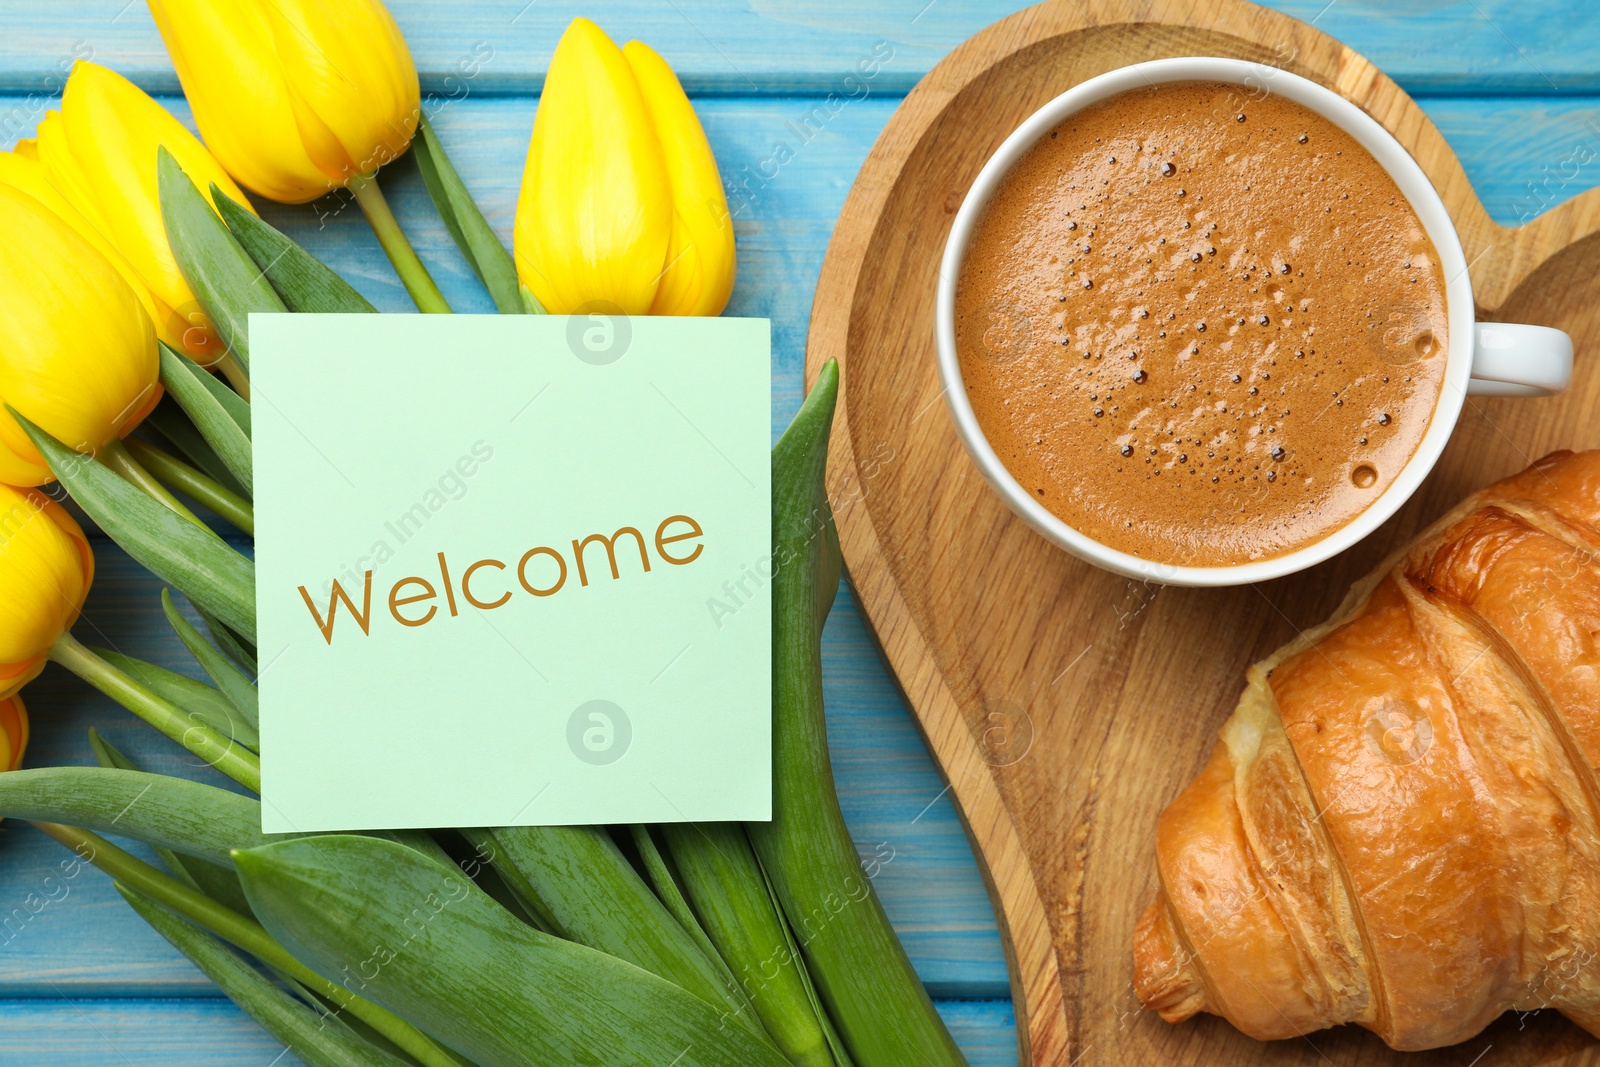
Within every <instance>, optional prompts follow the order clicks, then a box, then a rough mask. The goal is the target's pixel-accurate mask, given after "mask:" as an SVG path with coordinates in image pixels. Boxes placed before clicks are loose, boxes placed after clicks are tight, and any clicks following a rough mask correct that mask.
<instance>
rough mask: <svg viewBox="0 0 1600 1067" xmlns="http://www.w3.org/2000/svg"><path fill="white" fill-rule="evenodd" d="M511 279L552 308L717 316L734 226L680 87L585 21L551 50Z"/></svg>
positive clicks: (646, 57)
mask: <svg viewBox="0 0 1600 1067" xmlns="http://www.w3.org/2000/svg"><path fill="white" fill-rule="evenodd" d="M515 237H516V242H515V243H516V260H517V274H518V276H519V277H520V278H521V280H522V284H523V285H526V286H527V287H528V288H529V290H531V291H532V292H533V295H534V296H536V297H537V298H538V299H539V302H540V303H541V304H543V305H544V308H545V310H546V311H550V312H553V313H557V314H570V313H572V312H575V311H579V310H581V309H584V308H595V309H608V310H615V309H620V310H621V311H622V312H623V313H625V314H629V315H644V314H651V315H716V314H718V313H719V312H721V311H722V309H723V307H725V306H726V305H727V303H728V294H729V293H730V292H731V291H732V289H733V275H734V248H733V219H732V218H731V217H730V216H729V214H728V201H727V198H726V196H725V194H724V193H723V190H722V179H721V176H720V175H719V174H718V172H717V161H716V159H715V158H714V157H713V156H712V154H711V146H710V145H709V144H708V143H707V142H706V135H705V131H704V130H703V129H701V127H700V120H699V119H698V118H696V117H695V113H694V108H693V106H691V105H690V103H689V98H688V97H687V96H685V95H684V93H683V86H682V85H680V84H679V83H678V77H677V75H675V74H674V73H673V72H672V68H671V67H669V66H667V63H666V61H665V60H663V59H662V58H661V57H660V56H659V55H657V54H656V53H655V52H653V51H651V49H650V48H649V47H648V46H646V45H644V44H641V43H640V42H638V41H632V42H629V44H628V46H627V48H626V49H619V48H618V47H617V46H616V45H615V44H613V43H612V41H611V39H610V38H609V37H607V36H606V35H605V32H604V31H603V30H601V29H600V27H598V26H596V25H595V24H594V23H592V22H590V21H589V20H588V19H583V18H579V19H573V21H572V24H571V25H570V26H568V27H567V31H566V33H564V34H562V36H561V41H560V43H559V44H557V45H556V51H555V55H554V56H553V57H552V58H551V60H550V72H549V74H547V75H546V76H545V82H544V92H543V93H542V94H541V96H540V97H539V110H538V111H537V112H536V113H535V115H534V119H533V136H532V137H531V138H530V140H529V142H528V162H527V165H526V167H525V168H524V170H523V175H522V193H521V196H520V198H519V199H518V202H517V222H516V234H515Z"/></svg>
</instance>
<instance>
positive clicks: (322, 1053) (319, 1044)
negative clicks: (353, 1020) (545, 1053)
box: [116, 882, 409, 1067]
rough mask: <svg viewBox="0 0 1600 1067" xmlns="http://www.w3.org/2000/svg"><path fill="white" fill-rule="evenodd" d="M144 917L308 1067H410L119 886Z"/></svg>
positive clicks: (196, 929) (205, 936)
mask: <svg viewBox="0 0 1600 1067" xmlns="http://www.w3.org/2000/svg"><path fill="white" fill-rule="evenodd" d="M116 887H117V892H119V893H121V894H122V897H123V899H124V900H126V901H127V902H128V904H129V906H131V907H132V908H133V910H134V911H136V912H138V913H139V916H140V917H141V918H143V919H144V921H145V922H147V923H149V924H150V925H151V926H152V927H154V928H155V930H156V932H157V933H159V934H160V935H161V936H162V937H164V938H166V939H167V940H168V941H170V942H171V943H172V947H174V948H176V949H177V950H178V951H179V952H181V953H183V954H184V955H185V956H187V957H188V958H189V961H190V962H191V963H193V964H194V965H195V966H196V967H198V968H200V971H201V972H202V973H203V974H204V975H205V976H206V977H207V978H209V979H211V980H212V981H213V982H215V983H217V987H218V988H219V989H221V990H222V991H223V992H224V993H226V994H227V995H228V999H230V1000H232V1001H233V1002H234V1003H235V1004H237V1005H239V1007H240V1008H242V1009H243V1010H244V1012H245V1014H247V1015H249V1016H250V1017H251V1018H252V1019H254V1020H255V1021H256V1022H258V1023H260V1024H261V1028H262V1029H263V1030H265V1031H267V1033H269V1034H271V1035H272V1036H273V1037H275V1038H277V1039H278V1040H279V1041H281V1042H283V1043H284V1044H285V1045H286V1046H288V1047H289V1048H290V1049H293V1050H294V1054H295V1055H296V1056H298V1057H299V1058H300V1060H301V1061H302V1062H303V1063H305V1065H306V1067H405V1065H406V1064H407V1063H408V1062H409V1061H407V1060H403V1059H401V1058H399V1057H398V1056H394V1055H392V1054H390V1053H388V1052H385V1051H384V1050H383V1049H381V1048H379V1047H377V1046H376V1045H373V1044H371V1043H369V1042H366V1041H363V1040H361V1038H359V1037H357V1036H356V1035H355V1033H354V1032H353V1031H351V1030H350V1029H349V1028H348V1027H344V1026H330V1025H328V1024H327V1020H326V1019H325V1018H324V1017H323V1015H322V1014H321V1013H320V1012H317V1011H315V1010H313V1009H312V1008H310V1007H307V1006H306V1005H305V1004H304V1003H302V1002H301V1001H300V1000H297V999H296V998H294V997H292V996H290V995H289V994H288V993H285V992H284V991H283V990H282V989H279V988H278V987H277V986H275V985H273V984H272V982H271V981H269V980H268V979H267V978H266V976H265V975H263V974H262V973H261V972H260V971H258V970H256V969H255V968H254V967H252V966H250V964H248V963H246V962H245V961H244V960H243V959H242V958H240V956H239V955H238V953H236V952H234V951H233V950H232V949H230V948H228V947H227V946H225V945H223V943H222V942H220V941H218V940H217V939H216V938H214V937H212V936H211V935H210V934H208V933H206V932H205V931H204V930H201V929H200V928H199V927H198V926H195V925H193V924H191V923H189V922H187V921H185V920H183V919H180V918H179V917H178V916H176V915H174V914H173V913H172V912H170V911H168V910H167V909H166V908H163V907H162V906H161V905H160V904H157V903H156V902H155V901H153V900H151V899H150V898H149V897H147V896H145V895H144V894H143V893H140V892H138V891H137V890H134V889H130V888H129V887H127V886H125V885H123V884H122V883H121V882H117V883H116Z"/></svg>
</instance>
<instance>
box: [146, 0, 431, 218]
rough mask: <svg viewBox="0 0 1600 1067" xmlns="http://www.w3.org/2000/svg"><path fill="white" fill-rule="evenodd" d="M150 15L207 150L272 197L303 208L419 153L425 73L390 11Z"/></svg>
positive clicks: (350, 4)
mask: <svg viewBox="0 0 1600 1067" xmlns="http://www.w3.org/2000/svg"><path fill="white" fill-rule="evenodd" d="M149 5H150V13H151V14H152V15H154V16H155V20H156V26H157V27H158V28H159V29H160V30H161V37H162V39H163V40H164V41H166V43H167V52H168V54H170V55H171V56H172V65H173V66H174V67H176V68H177V70H178V80H179V81H181V82H182V83H183V91H184V95H185V96H187V97H188V98H189V106H190V107H192V108H193V109H194V119H195V123H196V125H198V126H199V127H200V133H201V135H202V136H204V137H205V139H206V144H207V145H209V146H210V147H211V151H212V152H213V153H215V155H216V157H217V158H218V159H219V160H221V161H222V165H223V166H224V167H226V168H227V169H228V173H229V174H232V175H233V176H234V177H235V178H237V179H238V180H239V181H240V182H242V183H243V184H244V185H245V186H247V187H248V188H250V189H253V190H255V191H256V192H258V193H260V194H261V195H262V196H265V197H268V198H269V199H272V200H278V201H282V202H283V203H286V204H303V203H305V202H306V201H308V200H315V199H316V198H317V197H319V196H322V195H323V194H324V193H327V192H329V191H330V190H332V189H335V188H339V187H342V186H344V185H346V184H347V183H349V182H350V181H351V180H352V179H353V178H356V177H360V176H363V175H368V174H371V173H372V172H373V171H375V170H377V169H378V168H379V167H381V166H383V165H384V164H385V163H388V162H389V161H390V160H392V159H395V158H397V157H399V156H400V155H401V154H403V153H404V152H405V150H406V149H407V148H408V147H410V145H411V137H412V135H413V134H414V133H415V132H416V129H417V118H418V115H419V114H420V107H421V93H420V90H419V87H418V84H417V68H416V66H415V65H414V64H413V63H412V61H411V52H410V50H409V49H407V48H406V42H405V38H404V37H402V36H401V35H400V28H399V27H398V26H396V25H395V22H394V19H393V18H392V17H391V16H390V14H389V11H388V9H387V8H385V7H384V6H383V4H382V3H380V2H379V0H235V2H233V3H226V4H219V3H215V2H214V0H149ZM179 162H182V160H181V159H180V160H179Z"/></svg>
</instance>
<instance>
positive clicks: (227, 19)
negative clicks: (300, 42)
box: [149, 0, 329, 204]
mask: <svg viewBox="0 0 1600 1067" xmlns="http://www.w3.org/2000/svg"><path fill="white" fill-rule="evenodd" d="M149 7H150V14H151V15H153V16H154V17H155V21H156V27H157V28H158V29H160V31H161V39H162V40H163V41H165V42H166V45H167V54H168V55H170V56H171V57H172V65H173V66H174V67H176V68H177V71H178V80H179V81H180V82H181V83H182V84H183V94H184V96H186V97H188V98H189V107H190V109H191V110H192V111H193V112H194V121H195V125H196V126H198V127H200V132H201V134H202V135H203V136H204V137H205V139H206V144H207V145H208V146H209V147H210V149H211V152H212V154H213V155H215V156H216V157H217V160H218V161H219V162H220V163H221V164H222V165H223V167H225V168H226V169H227V171H228V173H229V174H231V175H233V176H234V177H235V178H236V179H238V180H239V181H240V182H243V183H244V184H245V185H246V186H248V187H249V188H251V189H253V190H255V191H256V192H258V193H260V194H261V195H262V196H265V197H267V198H269V199H272V200H278V201H282V202H283V203H287V204H303V203H305V202H306V201H308V200H315V199H316V198H317V197H319V196H321V195H322V194H324V193H326V192H328V189H329V185H328V176H327V175H326V174H324V173H322V171H321V170H319V169H318V168H317V165H316V164H315V163H314V162H313V161H312V159H311V157H310V156H309V155H308V154H307V152H306V149H305V146H304V144H302V142H301V140H300V133H299V127H298V125H297V124H296V122H295V116H294V107H293V105H292V104H291V103H290V101H289V89H288V86H287V85H286V84H285V83H284V77H283V69H282V67H281V66H280V65H279V63H278V55H277V49H276V47H275V45H274V43H273V35H272V29H271V27H270V26H269V25H268V24H267V20H266V16H265V15H264V14H262V12H261V10H260V8H259V6H258V5H257V4H255V3H253V2H248V3H236V4H216V3H212V2H211V0H149ZM219 184H220V183H219Z"/></svg>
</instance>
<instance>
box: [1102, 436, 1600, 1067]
mask: <svg viewBox="0 0 1600 1067" xmlns="http://www.w3.org/2000/svg"><path fill="white" fill-rule="evenodd" d="M1597 638H1600V452H1583V453H1576V454H1575V453H1570V452H1558V453H1553V454H1552V455H1549V456H1546V457H1545V458H1544V459H1541V460H1540V461H1539V462H1537V463H1535V464H1534V465H1533V466H1531V467H1529V468H1528V469H1527V470H1525V471H1523V472H1522V473H1521V474H1518V475H1515V476H1514V477H1511V478H1508V479H1506V480H1505V481H1502V482H1498V483H1496V484H1494V485H1491V486H1489V487H1488V488H1486V489H1484V490H1482V491H1481V492H1479V493H1476V494H1474V495H1473V496H1472V497H1469V498H1468V499H1467V500H1465V501H1463V502H1462V504H1461V505H1460V506H1459V507H1457V508H1456V509H1455V510H1453V511H1452V512H1451V513H1450V514H1448V515H1446V516H1445V517H1444V518H1443V519H1441V520H1440V521H1439V522H1438V523H1436V524H1434V526H1433V527H1432V528H1430V529H1429V530H1428V531H1427V532H1425V533H1424V534H1423V535H1422V536H1421V537H1420V538H1419V539H1418V540H1417V541H1416V542H1415V543H1413V544H1412V545H1411V546H1410V547H1409V548H1407V549H1405V550H1404V551H1402V552H1400V553H1398V554H1397V555H1396V556H1395V557H1392V558H1391V559H1390V560H1388V561H1386V562H1385V564H1384V565H1383V566H1381V567H1379V568H1378V570H1377V571H1375V572H1374V573H1373V574H1372V575H1370V576H1368V577H1367V578H1366V579H1364V580H1363V581H1362V582H1360V583H1358V584H1357V585H1356V587H1355V588H1354V589H1352V590H1351V592H1350V595H1349V596H1348V597H1347V598H1346V600H1345V603H1344V605H1343V606H1342V607H1341V608H1340V610H1339V612H1337V613H1336V614H1335V616H1334V618H1333V619H1332V620H1330V621H1329V622H1328V623H1326V624H1324V625H1323V626H1321V627H1318V628H1317V629H1315V630H1313V631H1310V632H1307V633H1305V634H1303V635H1302V636H1301V637H1300V638H1299V639H1297V640H1295V641H1293V642H1291V643H1290V644H1289V645H1287V646H1285V647H1284V648H1282V649H1280V650H1278V651H1277V652H1276V653H1274V654H1273V655H1272V656H1270V657H1269V658H1268V659H1266V660H1264V661H1263V662H1261V663H1258V664H1256V665H1255V666H1253V667H1251V668H1250V670H1249V673H1248V682H1247V685H1246V688H1245V691H1244V694H1243V696H1242V697H1241V698H1240V700H1239V705H1238V707H1237V709H1235V711H1234V713H1233V715H1232V717H1231V718H1230V719H1229V720H1228V722H1227V724H1226V725H1224V727H1223V729H1222V735H1221V740H1220V741H1219V742H1218V744H1217V746H1216V749H1215V750H1214V751H1213V753H1212V756H1211V760H1210V762H1209V763H1208V764H1207V765H1206V767H1205V769H1204V770H1203V771H1202V772H1201V773H1200V776H1199V777H1198V778H1196V779H1195V780H1194V781H1193V782H1192V783H1191V784H1190V785H1189V786H1188V787H1187V788H1186V789H1185V790H1184V791H1183V792H1182V793H1181V794H1180V795H1179V796H1178V797H1177V799H1175V800H1174V801H1173V802H1172V803H1171V804H1170V805H1169V806H1168V807H1167V809H1166V810H1165V811H1164V812H1163V813H1162V815H1161V818H1160V821H1159V824H1158V827H1157V833H1156V837H1157V841H1156V852H1157V858H1158V866H1159V869H1160V875H1161V887H1162V888H1161V892H1160V894H1159V896H1158V897H1157V899H1156V900H1155V901H1154V902H1153V903H1152V904H1151V905H1150V907H1149V909H1148V910H1147V911H1146V912H1145V914H1144V916H1143V918H1142V919H1141V920H1140V922H1139V926H1138V930H1137V933H1136V935H1135V944H1134V966H1135V989H1136V992H1137V993H1138V996H1139V999H1140V1001H1141V1002H1142V1003H1143V1004H1144V1005H1145V1006H1146V1007H1149V1008H1153V1009H1155V1010H1157V1011H1159V1012H1160V1013H1161V1016H1162V1017H1163V1018H1165V1019H1166V1020H1167V1021H1169V1022H1177V1021H1180V1020H1182V1019H1187V1018H1189V1017H1190V1016H1192V1015H1194V1014H1195V1013H1197V1012H1202V1011H1205V1012H1212V1013H1214V1014H1217V1015H1221V1016H1223V1017H1224V1018H1226V1019H1228V1020H1229V1021H1230V1022H1231V1023H1233V1024H1234V1025H1235V1026H1237V1027H1238V1028H1239V1029H1240V1030H1242V1031H1244V1032H1245V1033H1246V1034H1249V1035H1251V1036H1252V1037H1256V1038H1261V1039H1269V1038H1282V1037H1292V1036H1296V1035H1299V1034H1304V1033H1309V1032H1310V1031H1313V1030H1318V1029H1321V1028H1323V1027H1327V1026H1334V1025H1338V1024H1340V1023H1357V1024H1359V1025H1361V1026H1364V1027H1367V1028H1368V1029H1370V1030H1373V1031H1374V1032H1376V1033H1377V1034H1378V1035H1379V1036H1380V1037H1382V1038H1383V1040H1384V1041H1386V1042H1387V1043H1388V1044H1389V1045H1390V1046H1392V1047H1394V1048H1396V1049H1427V1048H1437V1047H1440V1046H1444V1045H1450V1044H1454V1043H1456V1042H1458V1041H1463V1040H1466V1039H1467V1038H1469V1037H1471V1036H1472V1035H1474V1034H1476V1033H1477V1032H1478V1031H1480V1030H1481V1029H1483V1028H1484V1027H1485V1026H1487V1025H1488V1024H1489V1023H1490V1022H1491V1021H1492V1020H1494V1019H1495V1018H1496V1017H1497V1016H1498V1015H1500V1014H1501V1013H1503V1012H1505V1011H1507V1010H1509V1009H1517V1010H1531V1009H1535V1008H1547V1007H1548V1008H1557V1009H1559V1010H1560V1011H1562V1012H1563V1013H1565V1014H1566V1015H1567V1016H1568V1017H1569V1018H1570V1019H1572V1020H1573V1021H1574V1022H1576V1023H1578V1024H1579V1025H1580V1026H1583V1027H1584V1028H1586V1029H1587V1030H1589V1032H1591V1033H1593V1034H1596V1035H1597V1036H1600V779H1597V776H1596V773H1595V772H1596V766H1597V765H1600V650H1597V647H1596V644H1597Z"/></svg>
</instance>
